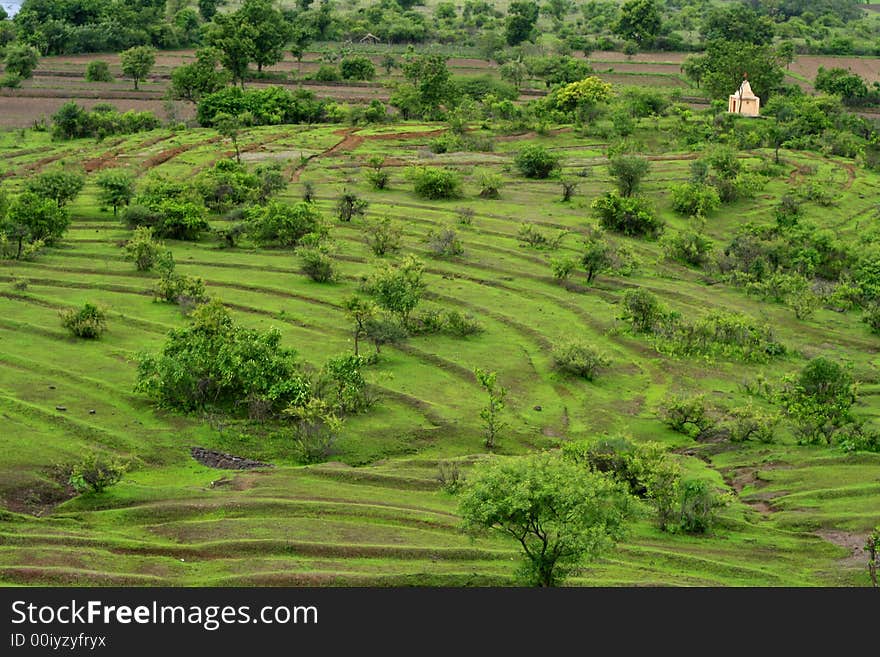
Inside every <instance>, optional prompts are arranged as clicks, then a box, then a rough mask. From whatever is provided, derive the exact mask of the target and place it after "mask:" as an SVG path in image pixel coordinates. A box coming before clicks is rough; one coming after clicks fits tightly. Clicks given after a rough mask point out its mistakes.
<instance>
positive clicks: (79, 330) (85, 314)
mask: <svg viewBox="0 0 880 657" xmlns="http://www.w3.org/2000/svg"><path fill="white" fill-rule="evenodd" d="M61 325H62V326H63V327H64V328H66V329H67V330H68V331H70V333H71V334H72V335H74V336H75V337H77V338H85V339H87V340H97V339H98V338H100V337H101V335H102V334H103V333H104V331H106V330H107V314H106V313H105V312H104V311H103V310H101V309H100V308H98V306H96V305H94V304H92V303H85V304H83V306H82V308H80V309H79V310H73V309H71V310H67V311H63V312H62V313H61Z"/></svg>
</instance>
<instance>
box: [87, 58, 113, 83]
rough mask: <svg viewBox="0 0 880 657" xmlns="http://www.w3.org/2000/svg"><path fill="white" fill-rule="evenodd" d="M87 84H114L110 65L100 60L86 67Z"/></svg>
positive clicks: (91, 62)
mask: <svg viewBox="0 0 880 657" xmlns="http://www.w3.org/2000/svg"><path fill="white" fill-rule="evenodd" d="M85 77H86V82H113V76H112V75H111V74H110V65H109V64H108V63H107V62H105V61H103V60H100V59H95V60H92V61H90V62H89V63H88V64H87V65H86V75H85Z"/></svg>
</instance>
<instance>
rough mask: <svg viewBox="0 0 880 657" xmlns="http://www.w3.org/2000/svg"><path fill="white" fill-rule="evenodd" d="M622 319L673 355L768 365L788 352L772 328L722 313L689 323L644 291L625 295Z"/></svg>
mask: <svg viewBox="0 0 880 657" xmlns="http://www.w3.org/2000/svg"><path fill="white" fill-rule="evenodd" d="M622 318H623V319H624V320H626V321H628V322H629V323H630V326H631V327H632V329H633V330H634V331H635V332H637V333H646V334H648V335H650V337H651V339H652V342H653V344H654V346H655V348H656V349H658V350H659V351H662V352H664V353H669V354H672V355H677V356H683V357H688V356H706V357H719V358H733V359H739V360H745V361H750V362H765V361H767V360H769V359H770V358H773V357H776V356H780V355H782V354H784V353H785V351H786V350H785V346H784V345H782V344H781V343H780V342H779V341H778V340H777V339H776V337H775V335H774V332H773V329H772V327H770V326H769V325H768V324H765V323H761V324H759V323H756V322H755V321H754V320H752V319H751V318H749V317H747V316H745V315H743V314H741V313H736V312H727V311H721V310H719V311H713V312H710V313H709V314H707V315H705V316H704V317H701V318H698V319H697V320H695V321H686V320H685V319H683V318H682V316H681V315H680V314H679V313H676V312H671V311H669V310H667V309H665V308H664V307H663V306H662V305H661V304H660V302H659V300H658V299H657V297H656V296H655V295H654V294H652V293H651V292H649V291H647V290H644V289H635V290H627V291H626V293H624V296H623V315H622Z"/></svg>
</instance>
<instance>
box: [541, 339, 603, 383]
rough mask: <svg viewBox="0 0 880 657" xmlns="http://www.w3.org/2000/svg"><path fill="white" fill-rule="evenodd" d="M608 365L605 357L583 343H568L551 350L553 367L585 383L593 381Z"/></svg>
mask: <svg viewBox="0 0 880 657" xmlns="http://www.w3.org/2000/svg"><path fill="white" fill-rule="evenodd" d="M610 364H611V361H610V360H609V359H608V357H607V356H605V355H604V354H603V353H601V352H600V351H599V350H598V349H596V348H595V347H593V346H592V345H589V344H586V343H585V342H579V341H570V342H565V343H563V344H560V345H557V346H555V347H554V348H553V367H555V368H556V369H557V370H560V371H561V372H565V373H567V374H573V375H575V376H579V377H582V378H584V379H586V380H587V381H592V380H593V379H595V378H596V375H597V374H598V373H599V371H600V370H601V369H602V368H604V367H608V365H610Z"/></svg>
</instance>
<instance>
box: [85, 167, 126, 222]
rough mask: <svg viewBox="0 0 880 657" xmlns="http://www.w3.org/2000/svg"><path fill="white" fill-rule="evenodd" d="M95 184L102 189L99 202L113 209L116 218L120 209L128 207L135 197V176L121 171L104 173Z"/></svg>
mask: <svg viewBox="0 0 880 657" xmlns="http://www.w3.org/2000/svg"><path fill="white" fill-rule="evenodd" d="M95 182H96V183H97V185H98V187H99V189H100V191H99V192H98V200H99V201H100V202H101V203H102V204H103V205H109V206H110V207H112V208H113V215H114V216H116V214H117V213H118V211H119V208H120V207H123V206H127V205H128V204H129V203H131V199H132V198H133V197H134V191H135V182H134V176H132V175H131V174H130V173H128V172H127V171H123V170H121V169H108V170H105V171H102V172H101V173H100V174H98V177H97V179H96V180H95Z"/></svg>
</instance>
